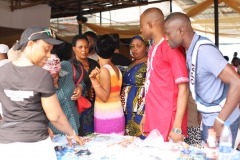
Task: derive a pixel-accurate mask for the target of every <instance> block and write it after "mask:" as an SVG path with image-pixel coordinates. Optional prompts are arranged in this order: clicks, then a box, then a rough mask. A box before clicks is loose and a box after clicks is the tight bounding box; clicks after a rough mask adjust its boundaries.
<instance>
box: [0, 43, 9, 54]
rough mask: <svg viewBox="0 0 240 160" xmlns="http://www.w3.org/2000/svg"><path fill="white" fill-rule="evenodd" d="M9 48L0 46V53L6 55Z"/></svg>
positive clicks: (4, 45) (3, 45)
mask: <svg viewBox="0 0 240 160" xmlns="http://www.w3.org/2000/svg"><path fill="white" fill-rule="evenodd" d="M8 50H9V47H8V46H7V45H6V44H0V53H7V52H8Z"/></svg>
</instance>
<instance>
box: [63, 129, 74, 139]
mask: <svg viewBox="0 0 240 160" xmlns="http://www.w3.org/2000/svg"><path fill="white" fill-rule="evenodd" d="M65 136H66V137H67V138H68V139H73V138H74V137H75V136H76V133H75V131H74V130H73V136H70V137H69V136H68V135H67V134H65Z"/></svg>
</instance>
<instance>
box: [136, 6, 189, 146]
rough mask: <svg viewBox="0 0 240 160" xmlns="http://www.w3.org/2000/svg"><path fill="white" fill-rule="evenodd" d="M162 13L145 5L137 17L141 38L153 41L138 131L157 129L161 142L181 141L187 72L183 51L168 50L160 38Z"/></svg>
mask: <svg viewBox="0 0 240 160" xmlns="http://www.w3.org/2000/svg"><path fill="white" fill-rule="evenodd" d="M163 24H164V15H163V13H162V11H161V10H160V9H158V8H149V9H147V10H145V11H144V12H143V14H142V15H141V17H140V27H141V28H140V30H141V32H142V35H143V36H144V38H145V39H149V40H150V39H151V40H153V42H154V43H153V45H152V47H151V49H150V51H149V55H148V69H147V76H146V83H145V85H146V97H145V101H146V104H145V116H144V118H143V119H142V122H141V124H142V126H143V128H142V131H143V132H145V133H147V134H148V133H149V132H151V131H152V130H153V129H158V131H159V132H160V133H161V134H162V136H163V138H164V141H168V140H170V139H172V141H173V142H179V141H183V138H184V136H186V134H187V133H186V132H187V114H186V108H187V103H188V96H189V88H188V72H187V68H186V60H185V54H184V50H183V49H181V48H178V49H171V48H170V47H169V45H168V44H167V41H166V40H165V39H164V35H165V33H164V29H163Z"/></svg>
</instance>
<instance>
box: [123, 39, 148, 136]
mask: <svg viewBox="0 0 240 160" xmlns="http://www.w3.org/2000/svg"><path fill="white" fill-rule="evenodd" d="M147 51H148V43H147V42H146V41H145V40H144V39H143V38H142V37H141V36H138V35H137V36H134V37H133V38H132V40H131V42H130V54H131V56H132V58H133V63H132V64H131V65H129V67H128V68H127V69H126V71H125V72H124V76H123V89H122V93H121V99H122V105H123V109H124V113H125V134H126V135H131V136H138V137H140V138H144V136H143V135H142V134H141V131H140V126H139V125H140V122H141V120H142V116H143V115H144V108H145V98H144V97H145V95H144V94H145V89H144V83H145V78H146V71H147V64H146V63H147Z"/></svg>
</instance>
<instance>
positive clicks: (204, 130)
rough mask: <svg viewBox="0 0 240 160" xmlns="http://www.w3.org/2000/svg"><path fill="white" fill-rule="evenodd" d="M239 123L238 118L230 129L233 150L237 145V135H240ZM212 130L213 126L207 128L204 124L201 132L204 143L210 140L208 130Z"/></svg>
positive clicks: (239, 119)
mask: <svg viewBox="0 0 240 160" xmlns="http://www.w3.org/2000/svg"><path fill="white" fill-rule="evenodd" d="M239 121H240V117H238V118H237V119H236V120H235V121H234V122H233V123H232V124H231V125H230V129H231V132H232V148H233V147H234V144H235V140H236V137H237V133H238V125H239ZM209 128H212V126H206V125H204V124H203V123H202V131H201V138H202V140H203V141H205V142H206V141H207V138H208V129H209Z"/></svg>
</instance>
